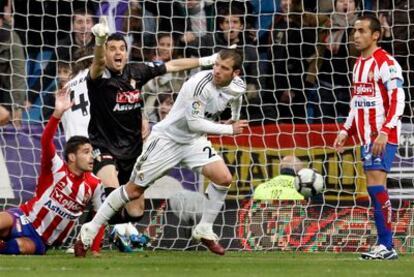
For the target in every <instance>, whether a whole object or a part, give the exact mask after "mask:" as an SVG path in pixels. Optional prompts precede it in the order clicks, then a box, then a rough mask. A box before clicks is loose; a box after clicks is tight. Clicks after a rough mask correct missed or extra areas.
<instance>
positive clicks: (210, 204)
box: [200, 183, 229, 225]
mask: <svg viewBox="0 0 414 277" xmlns="http://www.w3.org/2000/svg"><path fill="white" fill-rule="evenodd" d="M228 191H229V188H228V187H223V186H218V185H216V184H214V183H210V184H209V185H208V187H207V195H208V199H207V201H205V205H204V209H203V216H202V217H201V220H200V224H209V225H213V223H214V221H215V220H216V217H217V215H218V214H219V212H220V210H221V208H222V207H223V204H224V200H225V199H226V195H227V192H228Z"/></svg>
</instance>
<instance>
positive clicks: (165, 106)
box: [148, 92, 177, 125]
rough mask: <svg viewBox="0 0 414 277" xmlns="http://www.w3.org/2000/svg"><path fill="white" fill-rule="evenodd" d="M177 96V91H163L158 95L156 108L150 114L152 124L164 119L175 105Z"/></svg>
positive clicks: (149, 118)
mask: <svg viewBox="0 0 414 277" xmlns="http://www.w3.org/2000/svg"><path fill="white" fill-rule="evenodd" d="M176 98H177V94H176V93H172V92H163V93H159V94H158V95H157V99H156V101H155V104H154V109H153V110H152V112H151V113H149V115H148V120H149V122H150V124H152V125H155V124H156V123H157V122H160V121H161V120H163V119H164V118H165V117H166V116H167V114H168V113H169V112H170V110H171V108H172V106H173V105H174V102H175V99H176Z"/></svg>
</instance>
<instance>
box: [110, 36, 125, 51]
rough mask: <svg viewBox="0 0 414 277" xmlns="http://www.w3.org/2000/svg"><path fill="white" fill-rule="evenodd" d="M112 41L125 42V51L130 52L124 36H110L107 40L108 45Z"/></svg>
mask: <svg viewBox="0 0 414 277" xmlns="http://www.w3.org/2000/svg"><path fill="white" fill-rule="evenodd" d="M111 40H115V41H123V42H124V44H125V49H127V50H128V44H127V42H126V40H125V38H124V36H123V35H122V34H120V33H113V34H111V35H109V37H108V39H107V40H106V43H108V42H110V41H111Z"/></svg>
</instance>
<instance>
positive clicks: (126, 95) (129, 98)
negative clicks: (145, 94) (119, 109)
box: [116, 90, 141, 104]
mask: <svg viewBox="0 0 414 277" xmlns="http://www.w3.org/2000/svg"><path fill="white" fill-rule="evenodd" d="M116 102H117V103H119V104H134V103H138V102H141V91H139V90H131V91H120V92H118V93H117V94H116Z"/></svg>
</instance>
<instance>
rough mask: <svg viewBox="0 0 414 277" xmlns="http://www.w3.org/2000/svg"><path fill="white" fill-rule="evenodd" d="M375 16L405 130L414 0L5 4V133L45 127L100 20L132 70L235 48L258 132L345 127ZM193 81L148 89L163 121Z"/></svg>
mask: <svg viewBox="0 0 414 277" xmlns="http://www.w3.org/2000/svg"><path fill="white" fill-rule="evenodd" d="M367 12H372V13H375V14H376V15H377V16H378V17H379V19H380V21H381V24H382V27H383V31H382V39H381V46H382V47H383V48H385V49H386V50H387V51H389V52H390V53H392V54H393V55H394V56H395V58H396V59H397V60H398V62H399V63H400V64H401V66H402V67H403V70H404V74H405V76H404V77H405V83H404V89H405V92H406V94H407V95H406V101H407V103H408V105H406V111H405V114H404V117H403V121H404V122H411V120H412V119H413V115H412V114H413V104H414V103H413V96H414V94H413V93H414V86H413V85H412V84H411V82H412V80H414V78H413V77H414V76H413V75H414V70H413V69H410V64H414V24H412V22H411V19H412V18H414V16H413V15H414V0H405V1H402V0H401V1H400V0H306V1H305V0H251V1H212V0H174V1H173V0H129V1H128V0H109V1H93V0H89V1H81V0H79V1H76V0H74V1H26V0H24V1H23V0H0V125H5V124H7V123H9V122H10V121H12V122H13V123H15V125H16V126H18V125H19V124H21V121H22V120H23V122H25V121H28V122H45V121H47V119H48V117H49V116H50V114H51V112H52V109H53V106H54V104H53V103H54V93H55V91H56V89H58V88H59V87H62V86H64V84H65V82H67V80H68V79H69V78H70V71H71V67H72V65H73V62H74V61H75V59H74V53H75V52H76V50H78V49H80V48H86V47H93V45H94V37H93V35H92V33H91V28H92V26H93V25H94V24H95V23H96V22H97V21H98V19H99V17H100V16H101V15H105V16H107V18H108V21H109V23H110V29H111V31H112V32H119V33H122V34H124V35H125V37H126V39H127V41H128V45H129V49H128V50H129V53H130V61H136V62H142V61H160V62H166V61H168V60H170V59H172V58H177V57H191V56H193V57H194V56H195V57H199V56H206V55H211V54H212V53H214V52H217V51H218V50H220V49H222V48H226V47H228V46H230V45H233V44H236V45H237V47H238V48H240V49H241V50H242V51H243V53H244V64H243V78H244V79H245V80H246V82H247V84H248V93H247V95H246V98H245V99H244V100H245V101H244V109H243V117H244V118H246V119H248V120H250V122H251V123H253V124H254V123H256V124H262V123H264V122H277V123H333V122H342V121H343V120H344V118H345V117H346V115H347V113H348V110H349V107H348V106H349V100H350V93H351V83H350V80H351V74H352V67H353V63H354V61H355V58H356V57H357V56H358V55H359V54H358V52H357V51H356V49H355V48H354V45H353V29H352V26H353V24H354V22H355V20H356V18H357V16H358V15H359V14H362V13H367ZM410 23H411V24H410ZM191 74H192V72H188V73H186V74H183V73H177V74H166V75H164V76H161V77H158V78H156V79H154V80H151V81H150V82H149V83H148V84H146V86H145V87H144V88H143V90H144V93H145V99H146V105H147V108H146V109H148V111H147V112H148V113H149V114H152V118H153V119H154V120H155V121H156V120H159V119H160V118H162V117H163V112H159V111H158V109H159V108H160V107H163V105H164V104H163V103H164V101H167V102H168V103H169V104H168V105H170V104H171V102H172V101H173V100H174V98H175V95H176V94H177V93H179V90H180V87H181V85H182V83H183V82H184V81H185V80H186V79H187V78H188V77H189V76H190V75H191ZM168 94H169V95H168ZM224 116H225V115H224ZM224 119H225V118H224Z"/></svg>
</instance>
